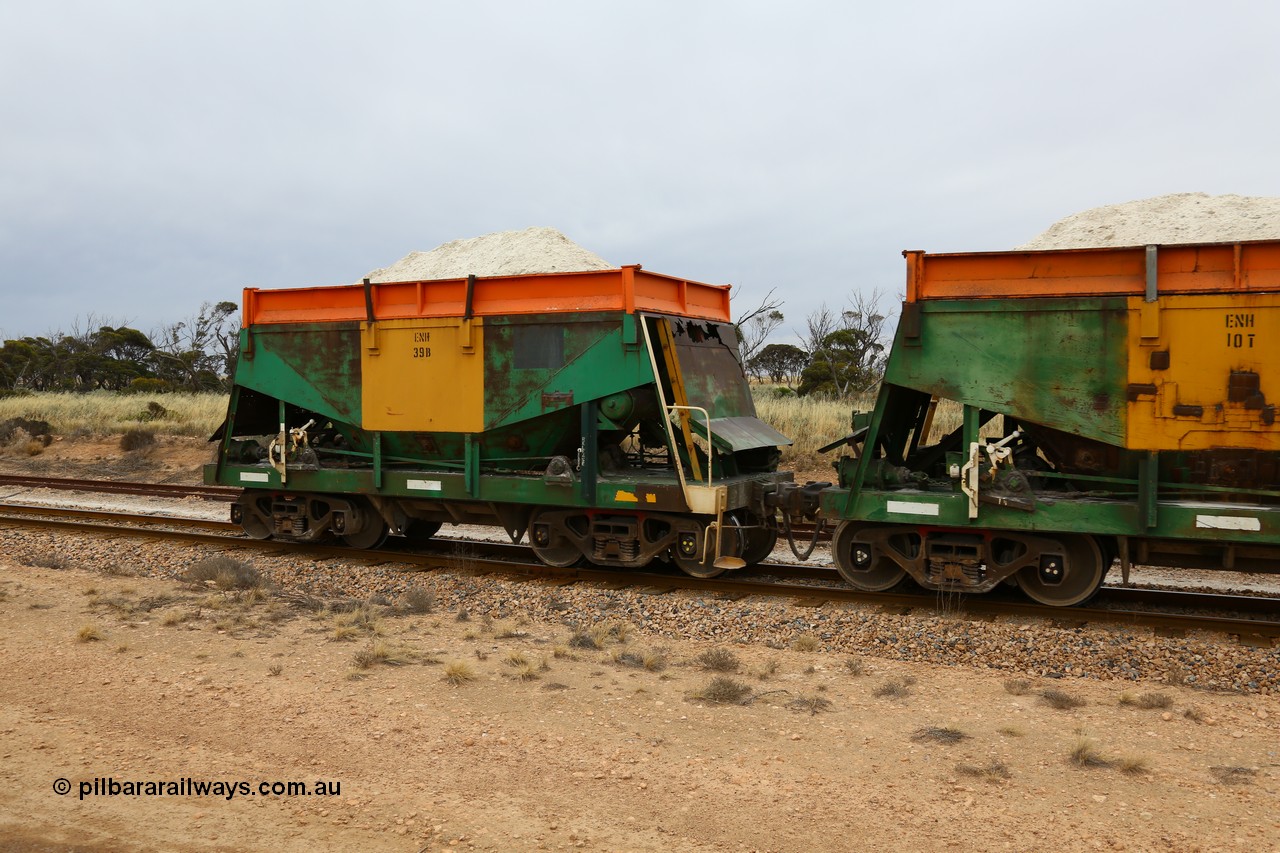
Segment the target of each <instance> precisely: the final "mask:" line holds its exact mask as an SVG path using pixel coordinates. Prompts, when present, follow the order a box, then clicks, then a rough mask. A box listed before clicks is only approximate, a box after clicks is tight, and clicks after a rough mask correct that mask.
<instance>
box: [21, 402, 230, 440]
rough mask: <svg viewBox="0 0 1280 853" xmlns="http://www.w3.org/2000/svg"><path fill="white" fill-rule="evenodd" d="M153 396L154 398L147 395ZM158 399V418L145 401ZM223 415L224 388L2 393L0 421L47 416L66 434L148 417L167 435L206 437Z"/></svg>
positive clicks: (116, 427)
mask: <svg viewBox="0 0 1280 853" xmlns="http://www.w3.org/2000/svg"><path fill="white" fill-rule="evenodd" d="M151 398H154V399H151ZM157 399H158V400H162V401H163V404H162V407H163V410H164V416H163V417H162V418H159V419H157V418H156V417H155V414H154V410H153V409H152V408H151V407H149V406H148V405H147V404H148V402H156V400H157ZM226 415H227V397H226V395H225V394H183V393H172V394H156V395H150V397H149V395H139V394H113V393H111V392H109V391H94V392H91V393H89V394H64V393H52V392H45V393H36V394H24V395H22V396H19V397H5V398H0V421H4V420H8V419H10V418H31V419H36V420H44V421H48V422H49V424H50V426H51V427H52V430H53V432H55V433H57V434H60V435H66V434H68V433H73V432H80V433H82V434H88V435H113V434H116V433H124V432H125V431H127V430H129V429H135V428H137V427H138V426H139V425H140V424H143V423H146V424H148V426H150V427H151V428H152V429H155V430H156V431H157V432H159V433H161V434H165V435H188V436H197V437H200V438H204V437H206V436H208V435H209V434H211V433H212V432H213V431H214V430H215V429H217V428H218V424H220V423H222V419H223V418H225V417H226Z"/></svg>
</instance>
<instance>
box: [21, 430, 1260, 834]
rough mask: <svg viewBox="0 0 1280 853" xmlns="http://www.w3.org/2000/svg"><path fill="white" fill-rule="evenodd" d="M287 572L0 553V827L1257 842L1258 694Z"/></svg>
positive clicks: (174, 450)
mask: <svg viewBox="0 0 1280 853" xmlns="http://www.w3.org/2000/svg"><path fill="white" fill-rule="evenodd" d="M183 447H186V445H184V444H182V443H181V442H178V443H177V444H174V445H170V446H168V449H167V452H163V453H158V454H153V455H152V456H151V457H150V459H151V461H150V462H149V463H148V462H146V461H145V460H143V461H139V460H134V461H133V462H129V463H128V464H129V465H135V464H137V465H141V466H142V467H146V466H147V465H150V466H151V470H152V472H153V473H155V474H157V475H158V476H156V477H155V479H165V478H171V477H179V476H181V475H182V473H183V471H184V470H185V472H186V474H187V475H188V476H189V474H190V470H191V464H192V461H191V459H186V458H185V457H183V456H182V454H183V453H184V452H187V451H184V450H182V448H183ZM165 449H166V445H162V446H161V448H160V450H162V451H164V450H165ZM63 450H65V451H66V452H62V453H60V455H54V454H55V453H58V452H59V451H63ZM111 450H112V448H110V447H99V448H97V449H96V450H95V449H93V448H89V449H88V450H85V448H81V449H80V450H76V451H74V452H72V451H71V449H70V447H68V448H59V447H58V444H56V443H55V445H54V446H53V447H51V448H50V451H49V453H50V456H48V457H47V460H55V461H56V467H59V468H60V469H61V471H54V470H49V471H47V473H50V474H53V473H60V472H63V471H65V472H66V473H67V474H82V473H84V472H83V471H79V470H73V469H74V468H75V467H76V466H75V465H71V464H68V463H69V462H74V461H75V459H74V458H73V457H77V455H78V456H79V457H83V458H82V459H81V461H82V462H83V464H84V465H85V466H87V467H88V468H90V469H92V468H95V467H96V468H97V469H99V470H104V469H106V468H111V467H113V466H115V467H119V466H120V465H122V464H124V463H120V462H118V461H117V460H114V459H112V456H113V454H112V452H111ZM188 451H189V452H190V453H191V454H193V458H194V455H198V452H200V453H202V452H204V448H202V447H200V446H199V445H192V446H191V447H190V448H188ZM95 456H101V457H103V458H101V459H95ZM200 458H201V459H203V457H200ZM197 461H199V460H197ZM157 464H160V465H166V464H168V465H172V466H174V467H173V468H172V470H170V469H165V468H156V467H155V466H156V465H157ZM0 467H7V466H0ZM51 467H55V466H51ZM302 604H305V605H306V606H301V605H300V603H299V602H297V601H295V600H293V599H290V598H286V597H282V596H279V595H273V594H267V595H258V594H251V593H245V592H241V591H231V592H223V591H221V590H219V589H217V588H215V587H214V586H212V585H211V584H205V585H204V586H202V587H201V586H192V585H190V584H183V583H179V582H176V581H171V580H163V579H149V578H141V577H129V576H117V575H105V574H102V573H98V572H93V571H88V570H85V569H83V568H79V567H76V566H74V565H71V566H67V567H64V568H37V567H32V566H24V565H19V564H18V563H17V562H16V561H15V560H14V559H12V558H11V557H10V556H8V555H4V554H0V626H2V627H0V660H2V661H3V672H2V673H0V759H3V763H2V765H0V780H3V784H0V848H3V849H5V850H19V851H31V853H46V851H48V853H52V852H53V851H84V852H85V853H88V851H94V853H96V851H117V850H121V851H144V850H146V851H150V850H173V851H215V850H217V851H221V850H308V851H311V850H344V851H345V850H374V851H381V850H387V851H419V850H439V849H455V850H457V849H461V850H470V849H477V850H496V851H519V850H540V849H550V850H560V849H566V850H568V849H584V850H608V851H614V850H618V851H622V850H642V851H667V850H671V851H712V850H766V851H845V850H945V849H955V850H987V849H994V850H1028V851H1030V850H1046V849H1054V850H1061V851H1073V850H1113V849H1114V850H1176V851H1192V850H1204V851H1210V850H1236V849H1239V850H1248V851H1260V850H1280V775H1278V774H1280V725H1277V724H1278V722H1280V699H1277V698H1276V697H1266V696H1256V695H1239V694H1228V693H1212V692H1207V691H1201V690H1194V689H1191V688H1187V687H1177V686H1168V685H1163V684H1154V683H1151V684H1143V683H1138V684H1119V683H1116V682H1099V681H1093V680H1087V679H1058V680H1050V679H1036V678H1026V679H1024V680H1025V682H1026V683H1025V684H1018V683H1010V680H1011V678H1013V677H1015V676H1017V674H1015V673H1009V672H994V671H987V670H976V669H968V668H959V667H950V668H947V667H936V666H928V665H923V664H908V663H901V662H896V661H889V660H884V659H879V658H875V657H871V656H857V657H854V658H852V659H851V658H849V657H848V656H845V655H834V654H825V653H821V652H804V651H798V650H795V649H794V648H793V649H770V648H763V647H749V646H743V645H722V646H717V645H716V644H714V643H712V642H709V641H705V640H682V641H678V642H670V641H656V640H654V639H653V638H650V637H646V636H645V635H644V634H643V633H642V632H640V631H634V630H633V631H631V632H629V633H626V632H623V631H621V630H620V629H617V628H615V630H614V631H613V632H612V633H611V634H609V635H608V636H605V632H603V631H601V632H600V635H599V637H598V639H600V640H601V641H602V644H603V648H600V649H591V648H582V647H580V646H578V645H574V644H571V635H570V633H569V632H568V630H567V629H566V628H565V627H563V626H562V625H559V624H543V623H539V622H521V620H518V619H515V620H511V621H507V622H489V621H487V620H481V619H477V618H471V619H468V620H467V621H459V620H458V618H457V617H458V614H457V613H454V612H448V611H436V612H431V613H425V614H416V615H394V614H391V613H383V614H382V615H379V616H377V618H376V619H373V620H368V619H362V618H359V616H358V615H353V614H343V613H334V612H329V611H326V610H313V609H309V608H310V607H311V606H312V604H311V603H307V602H303V603H302ZM513 604H514V605H515V607H514V608H513V610H514V611H515V612H518V602H515V603H513ZM620 634H621V636H620ZM714 649H721V650H724V651H728V652H731V653H732V657H734V658H736V664H737V665H736V667H735V666H730V665H731V664H733V663H734V661H732V660H730V661H726V665H727V666H728V668H729V669H730V670H732V671H730V672H727V673H724V674H723V675H722V676H721V677H724V678H728V679H731V680H732V681H733V682H735V683H736V684H737V685H739V686H741V687H742V688H744V689H745V690H746V691H747V694H746V695H745V696H744V697H742V698H741V699H740V700H739V701H740V702H742V704H737V703H729V704H716V703H713V702H710V701H707V700H706V699H699V698H697V696H698V694H705V693H707V692H708V689H709V687H711V683H712V679H713V678H715V677H717V673H716V672H712V671H709V670H707V669H706V668H704V666H702V665H700V664H699V662H698V660H699V656H700V655H702V654H703V653H705V652H707V651H709V650H714ZM450 672H452V673H454V674H455V675H458V676H465V675H466V674H468V673H469V674H470V675H471V676H473V677H472V678H471V680H460V683H458V684H456V685H454V684H451V683H450V682H449V681H448V680H446V675H447V674H449V673H450ZM1011 688H1012V689H1013V692H1011ZM1046 690H1057V691H1060V692H1062V693H1064V694H1066V695H1067V696H1068V697H1069V698H1074V699H1077V700H1082V701H1083V703H1084V704H1083V705H1081V706H1079V707H1074V708H1066V709H1059V708H1056V707H1052V706H1051V705H1050V704H1049V703H1048V702H1047V700H1046V698H1045V697H1044V696H1043V695H1042V694H1043V693H1044V691H1046ZM712 692H713V693H714V692H715V691H712ZM726 692H731V691H726ZM1166 703H1167V704H1166ZM1060 704H1061V703H1060ZM1143 706H1148V707H1143ZM1073 754H1074V755H1075V756H1076V758H1078V759H1081V760H1082V761H1083V763H1081V762H1080V761H1077V760H1073ZM58 780H65V782H66V783H67V785H68V788H69V791H68V793H65V794H63V793H60V791H59V790H58V789H56V787H55V786H56V785H58V784H60V783H59V782H58ZM95 780H100V781H99V783H98V787H99V790H100V791H102V793H96V794H95V792H94V781H95ZM108 780H110V781H108ZM185 780H189V781H185ZM111 782H114V783H115V784H117V785H120V786H121V787H122V789H124V786H125V785H126V784H127V783H142V784H141V787H142V788H143V789H144V790H143V793H142V794H130V793H126V792H125V790H121V792H120V793H118V794H115V795H111V794H109V793H107V792H106V791H105V790H104V789H109V788H110V784H111ZM148 782H150V783H153V784H154V783H161V785H160V787H161V789H163V788H164V787H165V784H164V783H173V784H174V785H176V786H179V787H178V789H177V790H175V791H172V792H165V793H162V794H159V795H148V794H147V793H146V791H145V783H148ZM214 782H222V783H224V784H226V785H227V786H228V788H229V789H230V790H231V791H232V795H231V796H230V798H228V796H227V795H226V794H225V793H224V792H218V793H211V794H209V795H204V796H202V795H197V794H193V793H190V789H191V787H192V786H193V785H194V784H195V783H200V784H202V785H203V784H204V783H214ZM275 782H283V783H288V782H304V783H306V784H307V785H309V786H314V785H315V783H317V782H324V783H326V784H337V785H339V786H340V789H339V790H338V791H337V792H335V793H333V794H331V795H324V796H320V795H315V794H308V795H302V794H301V793H297V792H295V793H293V794H288V793H285V794H274V793H271V792H270V790H269V789H264V790H263V792H261V793H260V792H259V787H258V786H259V785H261V784H263V783H266V784H268V785H270V784H271V783H275ZM240 783H244V788H243V789H242V788H240V787H239V786H240ZM183 786H185V787H183ZM82 792H83V796H82Z"/></svg>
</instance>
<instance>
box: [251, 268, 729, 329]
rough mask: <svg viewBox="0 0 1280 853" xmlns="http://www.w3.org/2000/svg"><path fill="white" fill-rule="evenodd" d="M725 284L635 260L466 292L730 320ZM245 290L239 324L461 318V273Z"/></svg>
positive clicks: (485, 283) (548, 307)
mask: <svg viewBox="0 0 1280 853" xmlns="http://www.w3.org/2000/svg"><path fill="white" fill-rule="evenodd" d="M729 289H730V287H729V285H727V284H724V285H721V284H702V283H700V282H696V281H688V280H686V279H681V278H674V277H672V276H668V275H661V274H659V273H652V272H645V271H644V270H642V269H641V268H640V267H639V266H638V265H637V266H625V267H622V268H620V269H616V270H591V271H586V272H564V273H544V274H537V275H514V276H495V277H493V278H477V279H476V283H475V290H474V292H473V293H472V294H471V314H472V316H476V317H485V316H500V315H510V314H549V313H557V312H570V311H572V312H578V311H626V312H627V313H629V314H632V313H635V312H636V311H646V312H653V313H656V314H675V315H678V316H682V317H694V318H698V319H706V320H718V321H721V322H728V321H729V319H730V317H729ZM369 297H370V300H369V301H370V303H371V305H367V304H366V301H365V286H364V285H363V284H351V285H336V286H329V287H302V288H289V289H283V290H259V289H258V288H246V289H245V291H244V312H243V314H242V322H243V324H244V325H245V326H255V325H265V324H274V323H317V322H336V321H343V320H367V319H369V308H370V307H371V308H372V313H373V319H376V320H391V319H410V318H415V317H462V316H464V315H465V314H466V310H467V279H465V278H459V279H445V280H441V281H403V282H401V281H397V282H380V283H376V284H372V285H370V286H369Z"/></svg>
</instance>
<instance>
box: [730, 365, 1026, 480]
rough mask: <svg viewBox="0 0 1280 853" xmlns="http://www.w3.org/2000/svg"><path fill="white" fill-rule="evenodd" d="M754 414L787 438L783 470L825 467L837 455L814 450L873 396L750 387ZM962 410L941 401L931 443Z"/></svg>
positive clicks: (986, 432) (844, 428)
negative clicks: (805, 394)
mask: <svg viewBox="0 0 1280 853" xmlns="http://www.w3.org/2000/svg"><path fill="white" fill-rule="evenodd" d="M752 395H753V396H754V398H755V404H756V414H757V415H758V416H759V417H760V419H761V420H762V421H764V422H765V423H767V424H769V425H770V426H772V427H773V428H774V429H776V430H778V431H779V432H781V433H782V434H783V435H786V436H790V437H791V438H792V440H794V442H795V443H794V444H792V445H791V446H790V447H784V448H783V449H782V466H783V467H784V468H786V467H790V468H826V467H827V466H828V465H829V464H830V462H831V460H832V459H833V458H834V457H835V456H837V455H838V451H837V452H834V453H826V454H821V453H818V448H819V447H822V446H823V445H824V444H830V443H831V442H833V441H835V440H836V439H838V438H841V437H843V436H846V435H848V434H849V417H850V415H851V414H852V413H853V411H855V410H857V411H863V412H869V411H871V410H872V409H873V408H875V404H876V400H875V396H874V395H871V394H868V395H864V396H862V397H859V398H856V399H854V400H826V399H816V398H813V397H795V396H789V395H788V396H783V397H779V396H778V395H777V392H776V391H775V389H774V387H772V386H768V385H753V386H752ZM962 415H963V407H962V406H961V405H960V404H959V403H957V402H955V401H953V400H942V401H941V402H939V404H938V410H937V412H936V413H935V414H934V418H933V429H932V430H931V431H930V433H929V435H928V436H927V439H926V440H927V441H928V442H935V441H937V440H938V439H940V438H942V437H943V436H944V435H946V434H947V433H949V432H951V431H952V430H955V429H956V428H958V427H959V426H960V424H961V419H962ZM1002 429H1003V424H1002V423H1001V419H1000V418H995V419H994V420H993V421H992V422H991V423H990V424H988V425H987V426H985V427H983V429H982V435H983V436H994V435H999V434H1001V430H1002Z"/></svg>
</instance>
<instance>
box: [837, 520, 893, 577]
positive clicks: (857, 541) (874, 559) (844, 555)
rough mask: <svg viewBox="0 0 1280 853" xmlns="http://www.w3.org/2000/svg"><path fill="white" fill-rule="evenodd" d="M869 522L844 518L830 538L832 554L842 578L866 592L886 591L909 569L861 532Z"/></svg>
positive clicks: (866, 527)
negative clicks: (881, 550) (885, 553)
mask: <svg viewBox="0 0 1280 853" xmlns="http://www.w3.org/2000/svg"><path fill="white" fill-rule="evenodd" d="M866 529H868V525H866V524H859V523H858V522H856V521H844V522H841V524H840V526H839V527H837V528H836V532H835V535H834V536H833V537H832V538H831V554H832V556H833V557H835V561H836V568H837V569H839V570H840V577H842V578H844V579H845V580H846V581H848V583H849V585H850V586H852V587H853V588H855V589H860V590H863V591H864V592H884V591H885V590H886V589H891V588H892V587H895V586H897V585H898V584H899V583H901V582H902V579H903V578H905V577H906V576H907V572H906V570H905V569H903V568H902V567H901V566H899V565H898V564H897V563H895V562H894V561H893V559H892V558H890V557H888V556H886V555H884V554H880V553H878V551H877V550H876V548H875V546H874V545H873V544H872V543H870V542H868V541H866V539H865V537H863V536H862V535H861V534H862V532H863V531H864V530H866Z"/></svg>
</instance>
